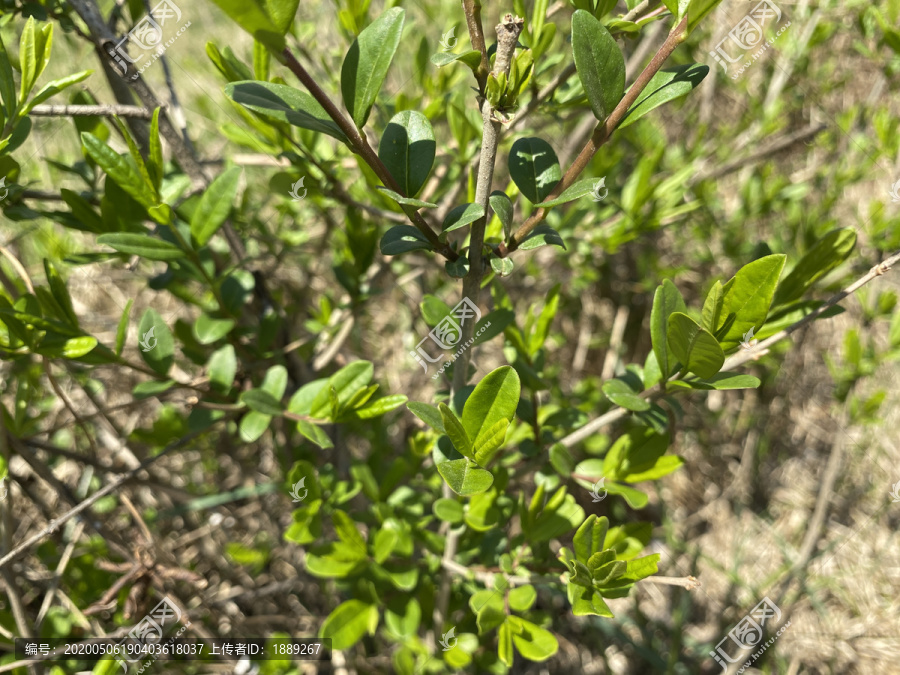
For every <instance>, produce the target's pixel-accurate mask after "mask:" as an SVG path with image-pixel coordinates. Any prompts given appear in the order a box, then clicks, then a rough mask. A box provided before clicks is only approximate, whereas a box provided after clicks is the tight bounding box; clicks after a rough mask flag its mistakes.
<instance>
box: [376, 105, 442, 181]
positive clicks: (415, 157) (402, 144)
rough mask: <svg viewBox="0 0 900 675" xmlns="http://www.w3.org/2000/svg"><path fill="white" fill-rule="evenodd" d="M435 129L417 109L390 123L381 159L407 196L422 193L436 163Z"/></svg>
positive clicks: (381, 151) (406, 112)
mask: <svg viewBox="0 0 900 675" xmlns="http://www.w3.org/2000/svg"><path fill="white" fill-rule="evenodd" d="M435 147H436V146H435V143H434V130H433V129H432V128H431V123H430V122H429V121H428V118H427V117H425V115H423V114H422V113H420V112H417V111H415V110H404V111H403V112H400V113H397V114H396V115H394V116H393V117H392V118H391V121H390V122H388V125H387V127H386V128H385V130H384V134H383V135H382V137H381V143H380V144H379V145H378V156H379V157H380V158H381V161H382V162H384V165H385V166H386V167H387V170H388V171H389V172H390V174H391V176H392V177H393V178H394V180H395V181H396V182H397V185H399V186H400V191H401V192H402V193H403V194H404V195H406V196H407V197H415V196H416V195H417V194H419V191H420V190H421V189H422V186H423V185H425V181H426V180H427V179H428V174H429V172H430V171H431V166H432V164H434V153H435Z"/></svg>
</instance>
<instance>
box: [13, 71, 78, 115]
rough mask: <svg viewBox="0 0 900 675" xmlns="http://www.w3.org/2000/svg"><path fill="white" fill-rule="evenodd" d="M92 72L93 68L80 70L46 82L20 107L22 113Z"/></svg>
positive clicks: (27, 111) (28, 111)
mask: <svg viewBox="0 0 900 675" xmlns="http://www.w3.org/2000/svg"><path fill="white" fill-rule="evenodd" d="M93 72H94V71H93V70H82V71H81V72H79V73H75V74H74V75H68V76H67V77H61V78H59V79H58V80H53V81H52V82H48V83H47V84H45V85H44V86H43V87H41V89H40V90H39V91H38V93H37V94H35V95H34V98H32V99H31V100H30V101H28V103H26V104H25V107H24V108H23V109H22V113H23V114H25V115H27V114H28V113H30V112H31V111H32V109H33V108H34V107H35V106H36V105H40V104H41V103H43V102H44V101H46V100H47V99H48V98H50V97H51V96H56V95H57V94H58V93H59V92H61V91H62V90H63V89H66V88H67V87H71V86H72V85H73V84H78V83H79V82H81V81H82V80H86V79H87V78H88V77H90V76H91V74H92V73H93Z"/></svg>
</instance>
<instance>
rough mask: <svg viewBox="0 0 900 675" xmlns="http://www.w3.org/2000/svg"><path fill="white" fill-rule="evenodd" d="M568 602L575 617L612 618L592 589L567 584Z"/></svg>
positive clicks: (608, 609) (601, 597)
mask: <svg viewBox="0 0 900 675" xmlns="http://www.w3.org/2000/svg"><path fill="white" fill-rule="evenodd" d="M566 592H567V594H568V596H569V602H570V603H571V604H572V613H573V614H574V615H575V616H590V615H595V616H605V617H607V618H610V619H611V618H613V613H612V611H611V610H610V608H609V606H608V605H607V604H606V602H605V601H604V600H603V596H602V595H600V594H599V593H598V592H597V591H596V590H594V589H593V587H590V588H588V587H585V586H581V585H579V584H576V583H574V582H571V581H570V582H569V583H568V585H567V587H566Z"/></svg>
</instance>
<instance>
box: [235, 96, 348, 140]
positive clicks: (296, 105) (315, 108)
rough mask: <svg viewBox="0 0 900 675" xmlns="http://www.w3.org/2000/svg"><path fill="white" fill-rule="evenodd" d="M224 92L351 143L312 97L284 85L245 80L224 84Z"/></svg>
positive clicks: (259, 110)
mask: <svg viewBox="0 0 900 675" xmlns="http://www.w3.org/2000/svg"><path fill="white" fill-rule="evenodd" d="M225 94H226V95H227V96H228V97H229V98H230V99H231V100H232V101H234V102H235V103H240V104H241V105H242V106H244V107H245V108H247V109H249V110H252V111H253V112H256V113H259V114H260V115H264V116H265V117H268V118H270V119H274V120H278V121H279V122H287V123H288V124H292V125H293V126H295V127H300V128H301V129H309V130H310V131H316V132H319V133H322V134H327V135H328V136H331V137H332V138H336V139H338V140H339V141H341V142H342V143H348V141H347V136H346V135H345V134H344V132H343V131H341V128H340V127H339V126H338V125H337V124H335V123H334V121H333V120H332V119H331V118H330V117H329V116H328V113H327V112H325V108H323V107H322V106H321V105H319V102H318V101H316V99H314V98H313V97H312V96H310V95H309V94H307V93H306V92H305V91H300V90H299V89H295V88H294V87H289V86H287V85H284V84H274V83H272V82H259V81H256V80H242V81H239V82H231V83H229V84H227V85H226V86H225Z"/></svg>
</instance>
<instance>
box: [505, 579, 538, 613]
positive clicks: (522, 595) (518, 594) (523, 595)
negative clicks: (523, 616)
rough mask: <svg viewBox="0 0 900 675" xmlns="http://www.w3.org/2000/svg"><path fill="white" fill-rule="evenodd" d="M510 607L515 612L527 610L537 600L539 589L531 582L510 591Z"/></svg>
mask: <svg viewBox="0 0 900 675" xmlns="http://www.w3.org/2000/svg"><path fill="white" fill-rule="evenodd" d="M508 599H509V608H510V609H511V610H513V611H514V612H527V611H528V610H529V609H531V607H532V605H534V603H535V601H536V600H537V591H536V590H535V588H534V586H532V585H531V584H526V585H525V586H519V587H518V588H513V589H512V590H510V591H509V595H508Z"/></svg>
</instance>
